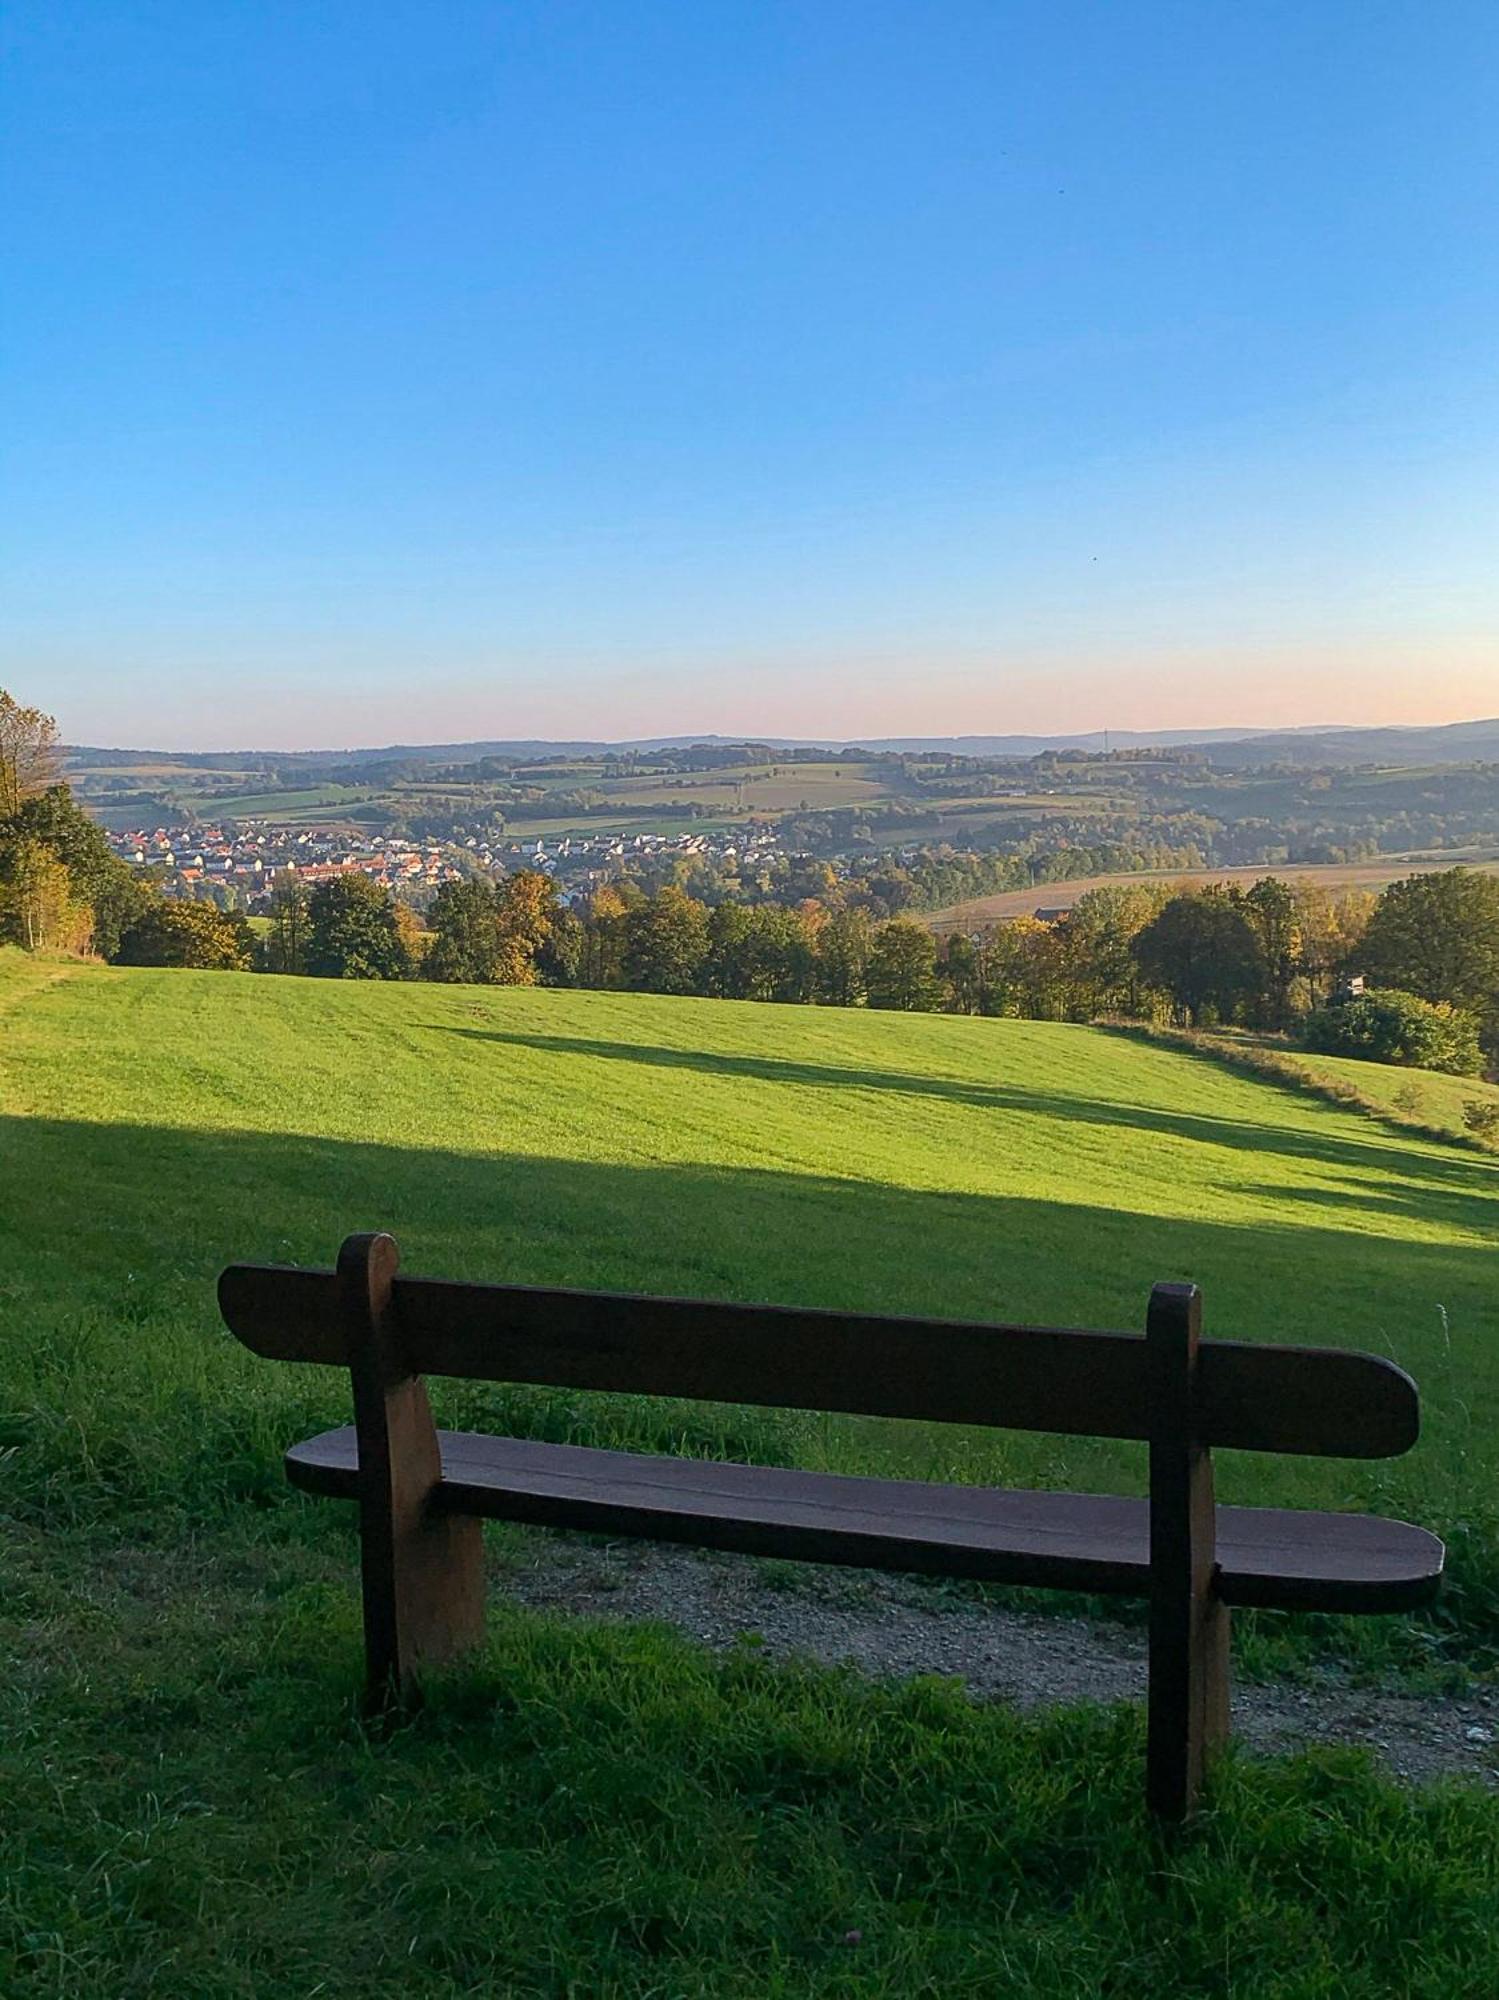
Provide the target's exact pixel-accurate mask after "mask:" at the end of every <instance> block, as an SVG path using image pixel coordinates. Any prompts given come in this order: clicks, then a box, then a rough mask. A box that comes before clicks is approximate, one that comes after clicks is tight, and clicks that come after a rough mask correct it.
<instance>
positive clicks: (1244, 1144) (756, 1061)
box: [432, 1025, 1499, 1204]
mask: <svg viewBox="0 0 1499 2000" xmlns="http://www.w3.org/2000/svg"><path fill="white" fill-rule="evenodd" d="M432 1032H433V1033H434V1034H443V1035H460V1036H462V1037H463V1038H464V1039H465V1040H468V1041H476V1042H494V1043H500V1044H505V1045H508V1046H511V1047H515V1048H528V1049H535V1050H538V1051H540V1052H542V1053H545V1054H549V1055H581V1056H590V1057H595V1058H601V1059H603V1060H605V1061H609V1062H623V1063H636V1064H640V1065H642V1066H644V1067H647V1068H653V1069H685V1070H694V1071H696V1072H698V1073H699V1074H701V1075H704V1076H720V1077H728V1078H734V1079H740V1078H745V1079H750V1080H753V1081H757V1082H761V1083H785V1084H795V1085H798V1086H800V1087H802V1088H812V1089H829V1090H837V1091H840V1092H846V1091H861V1090H866V1091H890V1092H895V1093H897V1094H899V1095H901V1096H904V1097H918V1098H919V1097H925V1098H937V1099H940V1100H943V1101H945V1102H948V1103H952V1104H962V1105H968V1106H973V1107H975V1108H976V1109H978V1110H982V1111H1002V1112H1006V1113H1009V1114H1013V1115H1016V1116H1024V1117H1033V1118H1040V1119H1044V1120H1046V1121H1047V1122H1048V1123H1050V1122H1055V1121H1058V1120H1060V1121H1062V1122H1064V1123H1069V1124H1084V1125H1097V1126H1104V1127H1108V1126H1119V1127H1126V1128H1128V1129H1129V1130H1132V1131H1139V1132H1159V1133H1162V1134H1166V1135H1169V1136H1170V1137H1173V1138H1178V1139H1191V1140H1197V1141H1200V1142H1202V1143H1204V1144H1208V1145H1214V1146H1229V1147H1233V1148H1235V1149H1237V1150H1240V1151H1245V1152H1253V1153H1281V1154H1285V1155H1287V1156H1288V1157H1290V1158H1294V1159H1304V1160H1320V1161H1325V1162H1326V1163H1327V1164H1328V1165H1335V1166H1345V1167H1353V1168H1363V1169H1366V1170H1370V1171H1373V1170H1375V1169H1378V1170H1381V1171H1383V1172H1385V1173H1389V1172H1390V1171H1391V1170H1392V1167H1393V1168H1395V1169H1396V1170H1398V1172H1399V1173H1400V1174H1401V1175H1403V1176H1406V1177H1409V1178H1411V1179H1413V1180H1420V1181H1422V1182H1431V1183H1434V1184H1437V1185H1440V1186H1443V1187H1447V1188H1450V1189H1452V1190H1453V1191H1454V1192H1455V1193H1458V1194H1461V1195H1466V1196H1469V1197H1476V1198H1478V1199H1480V1200H1482V1199H1483V1198H1485V1197H1486V1198H1488V1199H1489V1200H1491V1201H1493V1202H1495V1203H1496V1204H1499V1165H1494V1166H1490V1165H1486V1164H1484V1163H1483V1162H1481V1161H1476V1160H1472V1159H1465V1158H1463V1157H1461V1156H1459V1157H1456V1158H1453V1159H1450V1160H1449V1159H1447V1158H1444V1157H1437V1156H1434V1155H1432V1154H1429V1153H1423V1152H1417V1151H1415V1150H1413V1149H1412V1148H1411V1147H1410V1146H1409V1145H1408V1144H1407V1145H1402V1144H1401V1142H1400V1139H1399V1137H1398V1135H1395V1134H1392V1135H1391V1136H1390V1138H1388V1139H1385V1140H1383V1141H1380V1140H1378V1139H1369V1140H1357V1139H1346V1138H1341V1137H1338V1136H1336V1135H1335V1134H1334V1133H1332V1132H1323V1131H1317V1130H1311V1131H1307V1132H1294V1131H1288V1130H1287V1129H1286V1127H1285V1126H1284V1125H1283V1124H1277V1123H1273V1122H1271V1121H1269V1120H1259V1119H1248V1118H1219V1117H1214V1116H1212V1115H1210V1114H1207V1113H1202V1112H1189V1111H1162V1110H1160V1109H1158V1108H1156V1107H1154V1106H1151V1105H1141V1104H1128V1103H1122V1102H1120V1101H1118V1100H1116V1099H1112V1098H1102V1097H1087V1096H1082V1095H1074V1094H1068V1093H1062V1092H1056V1091H1044V1090H1034V1089H1031V1088H1029V1087H1026V1088H1021V1087H1019V1086H1017V1085H1012V1084H1006V1083H1002V1082H995V1083H978V1082H970V1081H966V1080H964V1079H961V1078H955V1077H938V1076H931V1075H928V1074H911V1073H907V1072H904V1071H898V1070H876V1069H850V1068H848V1067H846V1066H843V1065H839V1064H836V1063H808V1062H793V1061H791V1060H789V1059H787V1058H784V1057H780V1056H761V1055H735V1054H729V1053H726V1052H724V1051H721V1050H718V1049H681V1048H669V1047H660V1046H656V1045H654V1044H649V1043H643V1042H612V1041H597V1040H589V1039H586V1038H582V1037H574V1036H567V1035H539V1034H522V1033H518V1032H515V1031H513V1030H501V1029H492V1028H450V1027H443V1026H437V1025H434V1026H433V1028H432ZM1171 1052H1172V1053H1175V1051H1174V1050H1173V1051H1171ZM1300 1095H1301V1098H1302V1102H1303V1103H1304V1104H1305V1103H1306V1102H1307V1101H1308V1100H1307V1096H1306V1093H1300Z"/></svg>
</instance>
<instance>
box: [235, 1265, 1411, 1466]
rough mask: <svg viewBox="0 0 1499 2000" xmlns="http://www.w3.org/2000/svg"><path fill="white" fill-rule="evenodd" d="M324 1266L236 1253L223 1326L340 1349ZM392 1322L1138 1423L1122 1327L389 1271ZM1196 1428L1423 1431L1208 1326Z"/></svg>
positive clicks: (495, 1348) (1130, 1337)
mask: <svg viewBox="0 0 1499 2000" xmlns="http://www.w3.org/2000/svg"><path fill="white" fill-rule="evenodd" d="M333 1285H334V1280H333V1276H332V1274H331V1273H329V1272H323V1271H298V1270H290V1269H287V1268H285V1267H281V1266H275V1265H245V1264H237V1265H231V1266H230V1267H229V1269H228V1270H226V1271H225V1272H224V1273H223V1275H222V1277H221V1278H220V1280H219V1303H220V1307H221V1310H222V1312H223V1315H224V1320H225V1323H226V1325H227V1326H228V1327H229V1328H230V1330H231V1332H233V1333H234V1335H235V1337H236V1338H237V1339H239V1340H240V1341H242V1342H243V1343H244V1345H245V1346H247V1347H249V1348H250V1349H251V1350H252V1351H253V1352H255V1353H256V1354H260V1355H263V1356H265V1357H266V1358H267V1359H270V1360H279V1361H311V1362H324V1363H328V1364H331V1365H340V1364H342V1365H347V1362H348V1354H347V1352H346V1349H345V1345H344V1340H343V1336H342V1333H341V1331H340V1323H339V1319H338V1314H337V1309H336V1304H335V1302H334V1298H333ZM392 1301H393V1307H394V1317H395V1324H396V1327H397V1329H398V1333H397V1335H396V1337H397V1338H398V1339H399V1342H400V1346H401V1352H402V1355H403V1357H404V1362H405V1365H406V1366H407V1367H408V1368H409V1369H411V1370H412V1372H413V1373H418V1374H427V1375H446V1376H457V1377H462V1378H465V1379H469V1380H476V1381H489V1382H524V1383H536V1384H543V1385H546V1386H548V1387H555V1388H572V1389H605V1390H616V1391H621V1392H625V1393H629V1394H638V1395H657V1396H683V1397H692V1398H695V1399H701V1400H703V1401H707V1402H722V1403H757V1404H763V1405H767V1406H773V1407H779V1408H790V1409H814V1410H830V1411H837V1412H840V1413H843V1414H848V1415H855V1416H899V1417H914V1418H918V1419H922V1420H925V1421H927V1422H940V1423H962V1424H977V1425H985V1426H993V1427H996V1428H1001V1429H1007V1430H1024V1431H1055V1432H1059V1433H1063V1434H1068V1435H1072V1436H1083V1437H1108V1438H1135V1439H1142V1440H1143V1439H1148V1438H1149V1436H1150V1434H1151V1424H1150V1393H1149V1385H1148V1378H1147V1364H1146V1353H1145V1342H1144V1341H1142V1340H1141V1339H1140V1338H1139V1336H1138V1335H1136V1334H1127V1333H1107V1332H1103V1333H1100V1332H1090V1331H1073V1330H1070V1329H1060V1328H1054V1327H1021V1326H1001V1325H985V1324H976V1323H973V1322H969V1321H959V1320H923V1319H906V1318H897V1317H887V1316H876V1315H871V1314H862V1313H840V1312H827V1311H815V1310H811V1309H804V1308H796V1307H787V1306H747V1305H725V1304H722V1303H718V1302H714V1301H710V1300H701V1299H649V1298H641V1297H638V1296H637V1295H635V1294H633V1293H610V1292H580V1291H566V1290H556V1289H551V1290H541V1289H537V1288H534V1287H528V1286H520V1285H468V1284H455V1283H450V1282H447V1281H443V1280H439V1279H432V1278H397V1279H396V1280H395V1282H394V1285H393V1289H392ZM1196 1408H1197V1417H1198V1422H1199V1425H1200V1428H1201V1437H1202V1440H1203V1442H1204V1443H1207V1444H1209V1445H1216V1446H1231V1447H1234V1448H1236V1449H1238V1450H1242V1451H1275V1452H1283V1453H1287V1454H1292V1455H1295V1454H1308V1455H1325V1456H1329V1457H1338V1458H1392V1457H1395V1456H1398V1455H1399V1454H1400V1453H1401V1452H1404V1451H1408V1450H1409V1449H1410V1447H1411V1446H1412V1445H1413V1444H1414V1443H1415V1441H1416V1437H1417V1435H1418V1432H1419V1428H1420V1405H1419V1399H1418V1397H1417V1394H1416V1388H1415V1384H1414V1383H1413V1382H1412V1381H1411V1379H1410V1377H1409V1376H1408V1375H1407V1374H1405V1372H1404V1371H1403V1370H1402V1369H1400V1368H1397V1367H1396V1366H1395V1365H1394V1363H1393V1362H1389V1361H1385V1360H1383V1359H1382V1358H1380V1357H1379V1356H1377V1355H1369V1354H1360V1353H1356V1352H1353V1351H1351V1350H1347V1349H1343V1348H1311V1347H1268V1346H1265V1347H1261V1346H1256V1345H1253V1344H1252V1343H1247V1342H1237V1341H1205V1342H1203V1343H1202V1344H1201V1350H1200V1355H1199V1361H1198V1383H1197V1391H1196Z"/></svg>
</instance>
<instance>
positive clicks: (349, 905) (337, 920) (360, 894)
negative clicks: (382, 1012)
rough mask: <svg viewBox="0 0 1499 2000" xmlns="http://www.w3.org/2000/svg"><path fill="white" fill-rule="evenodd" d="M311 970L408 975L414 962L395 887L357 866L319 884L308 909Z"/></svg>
mask: <svg viewBox="0 0 1499 2000" xmlns="http://www.w3.org/2000/svg"><path fill="white" fill-rule="evenodd" d="M307 970H308V971H309V972H310V973H311V974H312V975H313V977H314V978H316V979H404V978H405V977H406V975H407V974H408V973H409V972H410V970H411V960H410V955H409V953H408V952H407V949H406V944H405V941H404V939H403V938H402V936H401V930H400V925H399V924H398V922H397V920H396V911H395V904H394V902H393V901H392V900H391V894H390V891H389V890H388V889H386V888H384V887H383V886H382V885H381V884H380V883H379V882H377V881H375V880H374V878H373V877H372V876H369V875H363V874H360V873H359V872H357V871H356V870H353V869H351V870H349V871H348V872H347V873H346V874H343V875H334V876H332V877H331V878H330V879H329V880H328V881H326V882H319V883H318V885H317V887H316V888H315V889H314V890H313V892H312V901H311V904H310V905H309V908H308V939H307Z"/></svg>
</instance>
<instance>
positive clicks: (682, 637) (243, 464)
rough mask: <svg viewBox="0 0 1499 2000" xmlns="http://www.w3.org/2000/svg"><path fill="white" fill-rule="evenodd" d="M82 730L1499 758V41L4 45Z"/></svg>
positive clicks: (324, 739)
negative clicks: (918, 740) (1385, 731)
mask: <svg viewBox="0 0 1499 2000" xmlns="http://www.w3.org/2000/svg"><path fill="white" fill-rule="evenodd" d="M0 37H3V79H0V94H3V101H0V129H3V148H4V167H3V185H0V260H3V262H0V268H3V271H4V274H5V276H4V288H3V299H0V320H3V343H4V346H3V361H4V370H5V374H4V382H5V387H4V394H3V409H0V428H3V433H4V437H3V443H4V465H3V475H0V476H3V499H0V640H3V646H4V651H3V656H0V682H3V683H4V684H6V685H9V686H10V687H12V688H13V690H14V691H15V692H16V693H17V694H19V695H21V696H23V697H25V698H27V699H30V700H34V701H38V702H41V703H43V704H44V705H45V706H47V707H49V708H51V709H53V710H55V711H56V713H57V714H58V716H59V718H60V720H61V722H62V724H63V727H64V731H65V733H66V735H67V736H68V737H69V738H71V739H72V740H74V741H86V742H96V743H97V742H117V743H130V744H143V743H150V744H152V745H161V746H178V747H186V746H192V745H197V746H201V747H215V746H226V745H246V744H256V745H262V746H267V747H271V746H278V747H279V746H286V747H297V746H309V745H343V744H357V743H381V742H389V741H393V740H400V741H408V742H409V741H431V740H445V739H455V738H463V737H481V736H482V737H505V736H517V735H556V736H566V735H587V736H610V737H625V736H637V735H647V734H655V733H688V732H691V731H695V730H702V731H709V730H716V731H722V732H729V733H740V732H744V733H765V734H779V735H791V734H809V735H817V736H848V737H857V736H872V735H894V734H949V733H954V732H960V731H976V732H1006V731H1011V730H1053V729H1057V730H1061V729H1074V728H1077V729H1081V728H1095V727H1104V726H1111V727H1114V728H1120V729H1123V728H1130V727H1137V728H1139V727H1151V726H1167V725H1171V726H1187V727H1195V726H1198V725H1207V724H1212V723H1223V724H1229V723H1233V724H1242V723H1253V724H1267V725H1273V724H1284V723H1295V722H1314V721H1350V722H1355V721H1371V722H1372V721H1423V720H1427V721H1443V720H1453V719H1456V718H1458V717H1462V716H1471V715H1480V714H1494V713H1495V712H1499V559H1496V558H1499V5H1496V3H1495V0H1181V4H1174V0H1039V4H1030V0H907V4H894V3H893V0H794V4H791V3H789V0H593V3H592V4H589V3H588V0H510V4H506V0H485V4H463V0H414V4H413V3H412V0H357V3H356V4H337V0H334V3H333V4H325V0H281V3H280V4H278V0H7V5H6V7H5V10H4V15H3V25H0Z"/></svg>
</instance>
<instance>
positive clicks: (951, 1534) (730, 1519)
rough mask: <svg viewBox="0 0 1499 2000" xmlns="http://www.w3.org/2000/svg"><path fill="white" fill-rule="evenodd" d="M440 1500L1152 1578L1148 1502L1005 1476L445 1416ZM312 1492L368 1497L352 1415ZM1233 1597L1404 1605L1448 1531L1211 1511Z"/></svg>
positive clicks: (1428, 1582) (1121, 1586) (305, 1468)
mask: <svg viewBox="0 0 1499 2000" xmlns="http://www.w3.org/2000/svg"><path fill="white" fill-rule="evenodd" d="M437 1439H438V1444H439V1447H440V1449H441V1453H442V1473H443V1477H442V1487H441V1489H440V1491H439V1493H438V1495H437V1496H436V1504H437V1505H438V1506H440V1507H444V1508H451V1509H454V1510H456V1511H459V1512H464V1513H473V1514H478V1515H484V1516H487V1517H488V1518H490V1519H494V1520H504V1521H525V1522H531V1523H534V1524H537V1525H540V1526H544V1527H554V1528H582V1529H588V1530H591V1531H593V1532H594V1533H597V1534H619V1535H626V1534H628V1535H639V1536H646V1537H649V1538H650V1539H653V1540H659V1541H676V1542H687V1543H693V1544H697V1545H699V1546H704V1547H710V1548H721V1549H737V1550H740V1551H743V1552H745V1553H748V1554H751V1555H764V1554H771V1555H775V1554H781V1555H784V1554H789V1553H794V1555H795V1558H796V1559H797V1560H799V1561H806V1562H814V1561H815V1562H830V1563H843V1564H848V1565H850V1566H853V1567H856V1568H869V1569H892V1570H911V1571H919V1572H923V1573H926V1574H931V1575H942V1576H966V1577H973V1578H977V1579H979V1580H981V1581H985V1582H991V1583H1037V1584H1043V1585H1050V1586H1053V1587H1056V1588H1066V1587H1074V1588H1077V1589H1081V1590H1089V1591H1098V1592H1101V1593H1109V1594H1114V1595H1120V1596H1131V1597H1141V1598H1143V1597H1146V1596H1148V1595H1149V1590H1150V1509H1149V1505H1148V1503H1147V1502H1146V1501H1144V1500H1133V1499H1121V1498H1117V1497H1115V1496H1112V1495H1108V1494H1092V1493H1088V1494H1075V1493H1045V1492H1001V1491H995V1490H994V1489H992V1488H989V1487H982V1486H937V1485H925V1484H922V1483H920V1482H913V1481H910V1480H896V1479H864V1478H855V1477H852V1476H850V1475H848V1474H844V1473H830V1472H800V1471H792V1470H787V1469H785V1468H784V1467H781V1466H761V1465H726V1464H720V1463H718V1462H717V1461H714V1460H706V1459H683V1458H653V1457H650V1456H647V1455H644V1454H640V1453H635V1452H622V1451H600V1450H598V1449H596V1448H594V1447H592V1446H587V1445H570V1444H542V1443H538V1442H537V1441H536V1440H534V1439H530V1438H507V1437H490V1436H487V1435H485V1434H482V1433H479V1432H472V1431H439V1432H438V1433H437ZM286 1470H287V1476H288V1478H289V1479H290V1480H291V1482H292V1484H293V1485H295V1486H298V1487H300V1488H301V1489H302V1491H303V1492H306V1493H315V1494H319V1495H322V1496H325V1497H328V1498H331V1499H344V1500H352V1499H355V1498H357V1495H358V1447H357V1443H356V1439H355V1434H354V1431H353V1429H352V1427H350V1426H345V1427H344V1428H342V1429H339V1430H333V1431H325V1432H324V1433H323V1434H322V1435H321V1436H320V1437H314V1438H309V1439H307V1441H306V1442H305V1443H304V1444H299V1445H295V1446H294V1447H293V1448H292V1450H291V1451H289V1452H288V1453H287V1455H286ZM1218 1561H1219V1590H1220V1593H1221V1594H1222V1596H1223V1597H1224V1599H1225V1601H1226V1602H1230V1603H1235V1604H1259V1605H1267V1606H1272V1607H1275V1608H1278V1609H1281V1610H1297V1609H1302V1610H1304V1609H1318V1610H1341V1611H1396V1610H1407V1609H1410V1608H1411V1607H1412V1606H1414V1605H1418V1604H1424V1603H1426V1602H1428V1601H1429V1600H1430V1598H1431V1597H1432V1595H1433V1594H1434V1592H1435V1590H1436V1587H1437V1583H1438V1580H1439V1578H1440V1576H1441V1571H1442V1544H1441V1543H1440V1542H1439V1541H1438V1540H1437V1538H1436V1536H1435V1535H1430V1534H1428V1533H1427V1532H1426V1530H1425V1529H1424V1528H1415V1527H1411V1526H1409V1525H1408V1524H1407V1523H1405V1522H1403V1521H1386V1520H1381V1519H1379V1518H1377V1517H1375V1516H1372V1515H1365V1514H1321V1513H1311V1512H1303V1511H1301V1510H1300V1509H1280V1508H1270V1507H1220V1508H1219V1509H1218Z"/></svg>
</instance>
